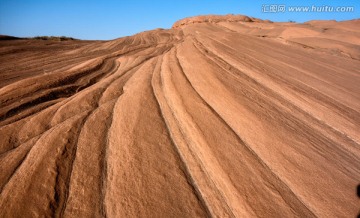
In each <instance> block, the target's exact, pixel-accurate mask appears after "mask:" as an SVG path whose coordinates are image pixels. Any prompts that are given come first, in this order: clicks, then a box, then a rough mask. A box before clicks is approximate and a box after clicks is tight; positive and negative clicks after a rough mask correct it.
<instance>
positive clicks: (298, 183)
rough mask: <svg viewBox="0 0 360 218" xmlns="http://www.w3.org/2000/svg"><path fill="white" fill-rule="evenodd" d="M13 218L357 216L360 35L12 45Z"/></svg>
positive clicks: (292, 33) (164, 35)
mask: <svg viewBox="0 0 360 218" xmlns="http://www.w3.org/2000/svg"><path fill="white" fill-rule="evenodd" d="M0 78H1V79H0V106H1V107H0V135H1V137H0V172H1V173H0V217H51V216H53V217H63V216H64V217H355V216H356V215H357V213H359V209H360V207H359V205H360V204H359V203H360V201H359V200H358V198H357V196H356V186H357V185H358V183H360V21H359V20H352V21H344V22H334V21H311V22H307V23H304V24H296V23H272V22H269V21H261V20H258V19H254V18H249V17H245V16H231V15H228V16H225V17H221V16H205V17H196V18H189V19H184V20H182V21H179V22H177V23H176V24H175V25H174V27H173V29H170V30H161V29H158V30H154V31H148V32H143V33H139V34H137V35H134V36H131V37H125V38H120V39H116V40H112V41H66V42H52V41H41V40H1V41H0Z"/></svg>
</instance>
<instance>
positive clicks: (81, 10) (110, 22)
mask: <svg viewBox="0 0 360 218" xmlns="http://www.w3.org/2000/svg"><path fill="white" fill-rule="evenodd" d="M279 4H280V5H286V7H290V6H310V7H311V6H317V7H321V6H335V7H338V6H352V7H354V12H307V13H306V12H288V11H287V12H284V13H282V12H278V13H265V12H263V11H262V8H263V6H264V5H279ZM229 13H233V14H244V15H248V16H252V17H257V18H261V19H270V20H273V21H289V20H293V21H296V22H304V21H308V20H312V19H334V20H348V19H355V18H360V1H359V0H347V1H341V0H327V1H324V0H312V1H306V0H302V1H299V0H253V1H251V2H250V1H241V0H167V1H164V0H162V1H160V0H148V1H144V0H132V1H130V0H129V1H125V0H86V1H85V0H0V34H5V35H13V36H19V37H25V36H29V37H30V36H39V35H54V36H62V35H65V36H71V37H75V38H79V39H103V40H107V39H114V38H118V37H122V36H127V35H133V34H135V33H138V32H141V31H144V30H151V29H155V28H170V27H171V25H172V24H173V23H174V22H175V21H177V20H179V19H181V18H184V17H189V16H195V15H203V14H229Z"/></svg>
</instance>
